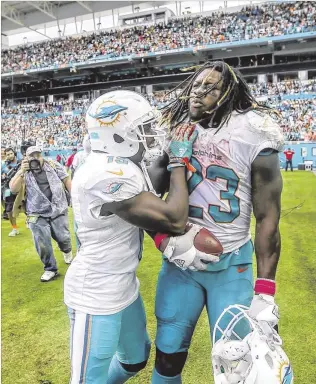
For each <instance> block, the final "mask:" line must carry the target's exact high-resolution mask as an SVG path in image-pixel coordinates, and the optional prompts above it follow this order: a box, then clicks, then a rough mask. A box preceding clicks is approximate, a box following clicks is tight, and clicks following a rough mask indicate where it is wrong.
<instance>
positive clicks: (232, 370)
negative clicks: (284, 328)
mask: <svg viewBox="0 0 316 384" xmlns="http://www.w3.org/2000/svg"><path fill="white" fill-rule="evenodd" d="M248 309H249V308H248V307H245V306H242V305H231V306H229V307H228V308H226V309H225V311H224V312H223V313H222V314H221V316H220V317H219V319H218V320H217V322H216V324H215V328H214V332H213V350H212V365H213V372H214V380H215V384H293V383H294V376H293V370H292V367H291V364H290V362H289V359H288V357H287V356H286V354H285V352H284V351H283V349H282V347H281V346H282V340H281V338H280V336H279V335H278V334H277V332H276V331H273V334H272V335H271V334H270V337H268V336H267V335H266V333H265V332H264V329H263V328H262V326H261V325H260V323H259V322H257V321H256V320H253V319H251V318H250V317H249V316H248V314H247V312H248ZM241 330H243V332H244V333H245V334H246V333H247V332H249V333H248V334H247V335H246V336H245V337H240V336H239V334H240V331H241ZM219 335H220V338H219V339H218V336H219ZM216 339H218V341H216Z"/></svg>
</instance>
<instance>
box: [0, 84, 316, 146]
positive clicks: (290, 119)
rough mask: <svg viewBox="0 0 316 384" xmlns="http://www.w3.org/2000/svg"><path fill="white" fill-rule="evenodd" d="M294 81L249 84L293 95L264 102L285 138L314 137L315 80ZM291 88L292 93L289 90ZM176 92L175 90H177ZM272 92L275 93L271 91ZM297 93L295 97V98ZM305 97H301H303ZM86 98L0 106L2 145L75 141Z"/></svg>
mask: <svg viewBox="0 0 316 384" xmlns="http://www.w3.org/2000/svg"><path fill="white" fill-rule="evenodd" d="M298 83H299V82H298V81H292V82H291V81H290V82H285V83H278V84H274V85H272V84H266V85H262V84H258V85H256V86H255V85H251V87H252V90H253V92H254V94H256V95H260V96H262V94H263V93H262V92H263V90H265V91H266V92H267V93H265V94H264V95H265V96H271V94H269V91H270V90H273V91H275V90H277V89H278V90H279V91H278V92H280V90H282V91H283V92H284V95H286V94H289V95H292V96H293V99H282V98H281V96H280V93H279V96H278V97H271V98H270V99H269V100H268V102H269V103H270V104H271V105H272V106H273V107H275V108H276V109H277V110H278V111H279V112H280V121H279V123H280V125H281V127H282V129H283V131H284V136H285V139H286V140H291V141H303V140H304V141H316V100H315V98H313V97H310V98H306V97H307V96H308V92H310V93H312V92H314V91H315V86H316V84H315V81H311V82H309V83H308V84H301V85H298ZM293 89H294V90H295V92H296V93H294V94H292V91H293ZM178 92H179V91H178ZM272 95H273V96H275V95H276V94H272ZM146 96H147V98H148V99H149V101H150V103H151V104H152V105H153V106H154V107H157V108H162V107H163V106H164V105H166V104H167V103H168V102H170V101H171V100H172V97H174V94H170V95H168V96H167V97H166V91H160V92H156V93H154V94H151V95H146ZM296 97H299V98H296ZM304 97H305V98H304ZM88 104H89V100H88V99H79V100H75V101H74V102H71V101H68V100H62V101H59V102H55V103H45V104H29V105H16V106H12V107H9V108H5V107H2V108H1V115H2V145H3V146H16V145H17V143H19V142H20V141H21V140H22V137H23V136H24V134H25V137H26V138H27V139H31V138H34V137H37V141H38V143H39V144H41V145H42V146H43V148H46V149H51V150H56V149H68V148H72V147H75V146H77V145H78V143H80V142H81V141H82V138H83V136H84V134H85V112H86V109H87V106H88Z"/></svg>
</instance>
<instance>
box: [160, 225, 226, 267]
mask: <svg viewBox="0 0 316 384" xmlns="http://www.w3.org/2000/svg"><path fill="white" fill-rule="evenodd" d="M201 228H202V227H200V226H199V225H196V224H193V225H192V227H191V228H190V229H189V231H188V232H187V233H185V234H184V235H182V236H176V237H170V238H169V242H168V244H167V246H166V248H165V250H164V251H163V255H164V256H165V257H166V258H167V259H168V260H169V261H170V262H171V263H174V264H175V265H176V266H177V267H179V268H181V269H182V270H184V271H185V270H186V269H187V268H189V269H191V270H193V271H205V270H206V268H207V263H210V262H212V263H217V262H218V261H219V257H218V256H216V255H210V254H207V253H204V252H200V251H198V250H197V249H196V248H195V247H194V244H193V242H194V238H195V236H196V234H197V233H198V232H199V231H200V230H201ZM203 261H204V262H203Z"/></svg>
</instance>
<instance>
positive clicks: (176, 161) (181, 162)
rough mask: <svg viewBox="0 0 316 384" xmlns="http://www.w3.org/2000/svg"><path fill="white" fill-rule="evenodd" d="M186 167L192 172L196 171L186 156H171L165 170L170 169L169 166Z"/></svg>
mask: <svg viewBox="0 0 316 384" xmlns="http://www.w3.org/2000/svg"><path fill="white" fill-rule="evenodd" d="M181 166H183V167H186V168H187V170H188V171H191V172H192V173H195V172H196V169H195V168H194V167H193V165H192V164H190V162H189V159H188V158H187V157H183V158H175V157H174V158H173V159H172V160H171V161H170V163H169V165H168V166H167V170H168V171H170V169H171V168H174V167H181Z"/></svg>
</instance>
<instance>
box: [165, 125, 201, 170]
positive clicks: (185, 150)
mask: <svg viewBox="0 0 316 384" xmlns="http://www.w3.org/2000/svg"><path fill="white" fill-rule="evenodd" d="M197 135H198V132H197V130H196V129H195V125H193V124H189V123H184V124H180V125H179V126H178V127H177V128H176V130H175V131H174V132H173V134H172V137H171V142H170V146H169V151H168V155H169V159H170V162H176V161H181V160H183V159H186V160H190V158H191V156H192V147H193V144H194V141H195V139H196V138H197Z"/></svg>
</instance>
